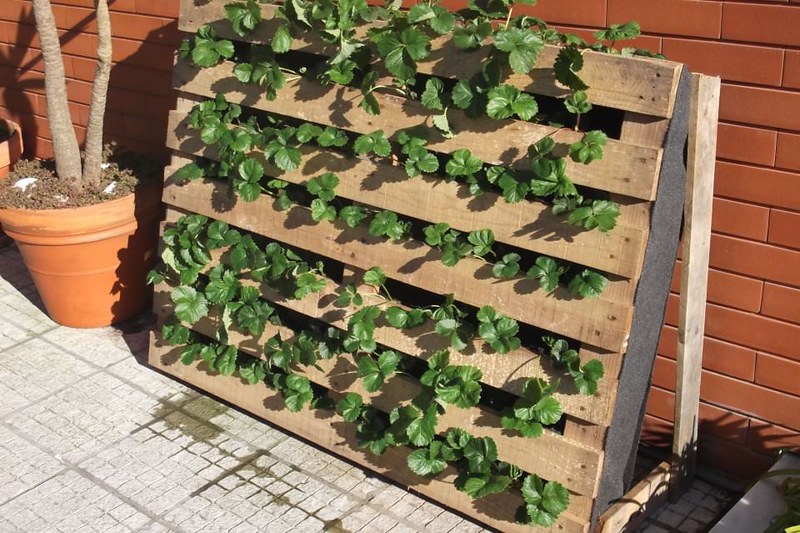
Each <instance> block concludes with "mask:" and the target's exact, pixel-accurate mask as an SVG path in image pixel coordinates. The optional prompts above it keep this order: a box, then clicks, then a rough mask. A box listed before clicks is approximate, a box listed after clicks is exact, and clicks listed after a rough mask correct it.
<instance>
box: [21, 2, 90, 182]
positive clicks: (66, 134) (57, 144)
mask: <svg viewBox="0 0 800 533" xmlns="http://www.w3.org/2000/svg"><path fill="white" fill-rule="evenodd" d="M32 3H33V13H34V16H35V17H36V31H37V32H38V33H39V41H40V43H41V47H42V57H43V58H44V72H45V74H44V88H45V95H46V98H47V120H48V122H49V123H50V136H51V137H52V139H53V152H54V153H55V158H56V174H58V177H59V178H61V179H64V180H75V181H76V182H77V183H80V180H81V178H82V172H81V152H80V148H79V147H78V139H77V138H76V137H75V128H74V127H73V125H72V117H71V116H70V113H69V102H68V100H67V81H66V79H65V77H64V60H63V58H62V57H61V44H60V43H59V41H58V31H57V30H56V21H55V19H54V18H53V10H52V8H51V7H50V0H33V2H32Z"/></svg>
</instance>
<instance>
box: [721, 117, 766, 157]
mask: <svg viewBox="0 0 800 533" xmlns="http://www.w3.org/2000/svg"><path fill="white" fill-rule="evenodd" d="M777 138H778V133H777V132H775V131H770V130H765V129H761V128H751V127H748V126H739V125H736V124H725V123H724V122H721V123H720V124H719V127H718V133H717V157H719V158H720V159H729V160H731V161H741V162H743V163H754V164H756V165H764V166H772V165H774V164H775V153H776V151H777V148H776V145H777Z"/></svg>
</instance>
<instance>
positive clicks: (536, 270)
mask: <svg viewBox="0 0 800 533" xmlns="http://www.w3.org/2000/svg"><path fill="white" fill-rule="evenodd" d="M564 271H565V268H564V267H562V266H560V265H559V264H558V262H557V261H556V260H555V259H553V258H551V257H547V256H544V255H542V256H539V257H537V258H536V264H534V265H533V266H532V267H531V268H530V269H529V270H528V272H527V274H526V277H528V278H530V279H538V280H539V286H540V287H541V288H542V289H544V290H546V291H552V290H555V289H556V287H558V282H559V279H560V278H561V274H563V273H564Z"/></svg>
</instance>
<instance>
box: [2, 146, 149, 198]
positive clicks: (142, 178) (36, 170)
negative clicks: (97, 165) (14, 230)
mask: <svg viewBox="0 0 800 533" xmlns="http://www.w3.org/2000/svg"><path fill="white" fill-rule="evenodd" d="M103 159H104V160H105V162H106V163H108V166H107V168H105V169H104V170H102V171H101V174H100V183H99V185H98V186H97V187H96V188H94V189H89V188H84V189H80V188H78V187H76V184H75V183H74V182H73V181H69V180H63V179H60V178H59V177H58V176H56V173H55V162H54V161H52V160H46V161H42V160H30V161H19V162H18V163H17V164H16V165H15V166H14V171H13V172H12V173H11V174H9V176H8V178H6V179H5V180H2V181H0V209H19V208H22V209H64V208H70V207H83V206H87V205H94V204H100V203H103V202H108V201H111V200H115V199H117V198H122V197H123V196H127V195H128V194H130V193H132V192H133V191H134V190H136V189H138V188H140V187H142V186H145V185H147V184H150V183H153V182H154V181H156V180H157V179H159V178H160V174H161V166H160V165H158V164H157V163H156V162H155V161H153V160H151V159H148V158H146V157H144V156H142V155H140V154H134V153H133V152H128V151H125V150H123V149H121V148H119V147H117V146H114V145H108V146H106V149H105V152H104V154H103ZM23 178H36V179H37V181H36V183H34V184H33V185H30V186H29V187H28V188H27V189H26V190H25V191H23V190H22V189H19V188H17V187H14V186H13V185H14V183H16V182H17V181H18V180H20V179H23ZM112 182H116V183H117V185H116V187H115V189H114V190H113V192H111V193H104V192H103V190H104V189H105V188H106V187H107V186H108V185H109V184H110V183H112Z"/></svg>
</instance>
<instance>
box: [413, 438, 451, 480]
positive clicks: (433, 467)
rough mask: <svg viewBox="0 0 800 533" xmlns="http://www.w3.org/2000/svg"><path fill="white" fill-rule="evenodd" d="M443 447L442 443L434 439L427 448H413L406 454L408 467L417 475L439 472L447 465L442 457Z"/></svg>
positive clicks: (432, 474)
mask: <svg viewBox="0 0 800 533" xmlns="http://www.w3.org/2000/svg"><path fill="white" fill-rule="evenodd" d="M443 447H445V444H444V443H442V442H441V441H436V440H435V441H433V442H431V443H430V445H429V446H428V448H423V449H420V450H414V451H413V452H411V453H410V454H409V455H408V460H407V461H408V468H409V469H411V471H412V472H414V473H415V474H417V475H418V476H435V475H437V474H441V473H442V472H443V471H444V469H445V468H446V467H447V462H446V461H445V460H444V459H443V458H442V448H443Z"/></svg>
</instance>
